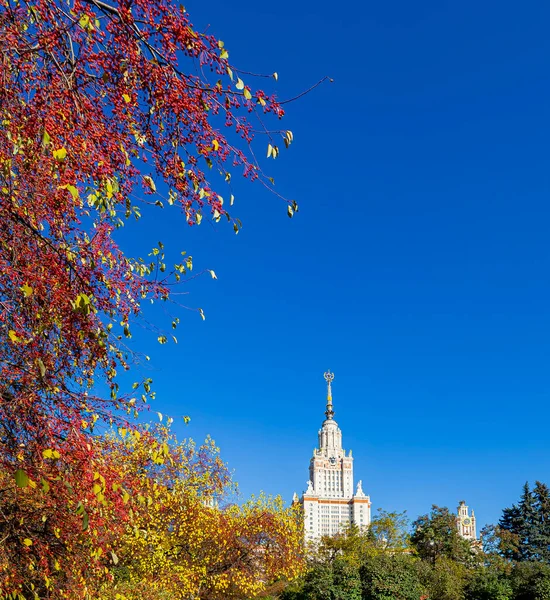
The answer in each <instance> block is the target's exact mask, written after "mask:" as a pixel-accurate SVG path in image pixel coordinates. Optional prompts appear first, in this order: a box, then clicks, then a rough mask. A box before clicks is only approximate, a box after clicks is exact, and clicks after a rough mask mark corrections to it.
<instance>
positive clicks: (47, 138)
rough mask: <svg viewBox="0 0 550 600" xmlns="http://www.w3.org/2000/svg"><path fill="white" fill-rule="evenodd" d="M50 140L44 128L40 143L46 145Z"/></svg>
mask: <svg viewBox="0 0 550 600" xmlns="http://www.w3.org/2000/svg"><path fill="white" fill-rule="evenodd" d="M50 141H51V138H50V134H49V133H48V132H47V131H46V130H45V129H44V133H43V134H42V144H43V145H44V146H47V145H48V144H49V143H50Z"/></svg>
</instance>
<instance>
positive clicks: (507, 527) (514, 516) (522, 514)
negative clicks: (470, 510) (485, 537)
mask: <svg viewBox="0 0 550 600" xmlns="http://www.w3.org/2000/svg"><path fill="white" fill-rule="evenodd" d="M499 538H500V549H501V551H502V554H503V555H504V556H505V557H506V558H508V559H511V560H514V561H525V560H536V561H542V562H545V563H550V492H549V490H548V486H546V485H545V484H543V483H541V482H539V481H537V482H536V483H535V487H534V488H533V490H531V489H530V487H529V484H528V483H526V484H525V485H524V486H523V493H522V495H521V498H520V500H519V502H518V504H514V505H512V507H510V508H505V509H504V511H503V514H502V518H501V519H500V522H499Z"/></svg>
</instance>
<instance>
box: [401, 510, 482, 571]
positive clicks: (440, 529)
mask: <svg viewBox="0 0 550 600" xmlns="http://www.w3.org/2000/svg"><path fill="white" fill-rule="evenodd" d="M411 544H412V546H413V548H414V550H415V551H416V552H417V553H418V556H420V558H422V559H424V560H429V561H431V562H432V563H434V564H435V562H436V560H437V559H438V558H441V557H446V558H449V559H451V560H456V561H460V562H467V561H470V560H471V559H472V556H473V555H472V547H471V543H470V542H469V541H468V540H465V539H464V538H462V537H461V536H460V534H459V532H458V528H457V526H456V515H454V514H452V513H451V512H450V511H449V509H448V508H446V507H444V508H440V507H439V506H436V505H435V504H434V505H433V506H432V510H431V512H430V514H426V515H422V516H420V517H418V519H416V521H415V522H414V523H413V533H412V535H411Z"/></svg>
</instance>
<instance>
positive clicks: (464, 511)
mask: <svg viewBox="0 0 550 600" xmlns="http://www.w3.org/2000/svg"><path fill="white" fill-rule="evenodd" d="M456 526H457V527H458V533H459V534H460V535H461V536H462V537H463V538H464V539H466V540H470V541H471V542H475V541H477V532H476V516H475V514H474V511H473V510H472V513H471V514H469V510H468V507H467V506H466V502H464V500H461V501H460V502H459V503H458V508H457V509H456Z"/></svg>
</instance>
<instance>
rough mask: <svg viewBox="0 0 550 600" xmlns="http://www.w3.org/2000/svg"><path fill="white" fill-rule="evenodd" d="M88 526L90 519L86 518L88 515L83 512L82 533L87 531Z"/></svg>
mask: <svg viewBox="0 0 550 600" xmlns="http://www.w3.org/2000/svg"><path fill="white" fill-rule="evenodd" d="M89 525H90V517H89V516H88V513H87V512H86V511H84V513H83V514H82V531H86V529H88V526H89Z"/></svg>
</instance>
